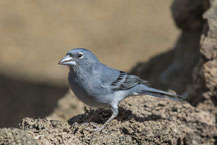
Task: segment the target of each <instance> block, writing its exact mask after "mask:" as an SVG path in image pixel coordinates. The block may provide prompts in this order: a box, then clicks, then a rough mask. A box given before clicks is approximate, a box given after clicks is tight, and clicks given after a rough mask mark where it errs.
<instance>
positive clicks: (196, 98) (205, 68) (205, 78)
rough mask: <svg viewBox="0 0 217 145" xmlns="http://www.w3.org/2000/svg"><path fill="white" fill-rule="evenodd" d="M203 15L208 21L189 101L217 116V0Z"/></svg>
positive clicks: (202, 38)
mask: <svg viewBox="0 0 217 145" xmlns="http://www.w3.org/2000/svg"><path fill="white" fill-rule="evenodd" d="M210 5H211V6H210V9H209V10H208V11H207V12H206V13H205V14H204V15H203V16H204V19H205V20H206V23H205V25H204V31H203V34H202V36H201V41H200V45H201V47H200V55H201V57H200V62H199V64H198V65H197V67H196V68H195V70H194V74H193V75H194V83H193V86H192V87H191V91H190V92H191V96H190V98H189V102H191V104H193V105H194V106H197V107H198V108H200V109H203V110H206V111H209V112H212V113H213V115H215V116H217V49H216V48H217V14H216V11H217V0H211V1H210Z"/></svg>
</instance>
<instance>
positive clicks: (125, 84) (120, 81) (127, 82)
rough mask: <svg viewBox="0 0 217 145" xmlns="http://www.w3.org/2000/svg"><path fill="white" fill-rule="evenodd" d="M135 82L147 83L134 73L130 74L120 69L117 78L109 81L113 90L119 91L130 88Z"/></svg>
mask: <svg viewBox="0 0 217 145" xmlns="http://www.w3.org/2000/svg"><path fill="white" fill-rule="evenodd" d="M137 84H146V85H147V81H144V80H142V79H140V78H139V77H137V76H135V75H130V74H128V73H126V72H123V71H120V74H119V76H118V78H117V79H116V80H115V81H113V82H112V83H111V86H112V89H113V90H115V91H120V90H127V89H130V88H132V87H134V86H136V85H137Z"/></svg>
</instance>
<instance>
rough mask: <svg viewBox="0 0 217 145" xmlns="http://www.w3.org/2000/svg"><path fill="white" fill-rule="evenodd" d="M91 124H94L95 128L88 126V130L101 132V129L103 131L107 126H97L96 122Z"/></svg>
mask: <svg viewBox="0 0 217 145" xmlns="http://www.w3.org/2000/svg"><path fill="white" fill-rule="evenodd" d="M91 125H93V126H94V127H95V128H93V129H92V128H86V130H88V131H92V132H95V133H96V132H99V131H101V130H103V129H104V128H105V126H102V127H98V126H96V125H95V124H93V123H91Z"/></svg>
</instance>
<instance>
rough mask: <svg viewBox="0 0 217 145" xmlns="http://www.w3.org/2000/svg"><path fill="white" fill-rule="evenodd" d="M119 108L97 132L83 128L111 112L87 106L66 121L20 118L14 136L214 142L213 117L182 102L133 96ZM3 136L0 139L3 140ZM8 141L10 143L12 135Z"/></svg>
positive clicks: (57, 140) (52, 140) (44, 140)
mask: <svg viewBox="0 0 217 145" xmlns="http://www.w3.org/2000/svg"><path fill="white" fill-rule="evenodd" d="M119 111H120V113H119V115H118V116H117V117H116V118H115V119H114V120H113V121H112V122H111V123H110V124H109V125H108V126H107V127H106V128H105V129H104V130H102V131H101V132H98V133H91V132H89V131H87V130H85V128H88V127H89V128H92V127H93V126H92V124H91V123H94V124H95V125H102V124H103V123H104V122H105V121H106V120H107V119H108V117H109V116H110V115H111V112H110V111H106V110H102V109H99V110H92V109H87V110H86V112H85V113H84V114H80V115H77V116H75V117H73V118H71V119H70V120H69V121H68V122H62V121H57V120H48V119H32V118H24V119H23V121H22V122H21V123H20V129H17V134H18V135H17V136H21V135H22V134H23V133H22V132H24V133H25V134H26V133H28V132H30V133H31V134H32V135H31V136H32V138H28V140H33V141H36V142H37V143H38V144H152V145H153V144H172V145H175V144H187V145H190V144H191V145H192V144H195V145H196V144H207V143H213V142H214V141H215V140H214V138H213V137H214V136H215V133H216V128H215V118H214V117H213V116H212V115H210V114H209V113H208V112H204V111H200V110H198V109H196V108H194V107H192V106H191V105H190V104H188V103H185V102H175V101H171V100H168V99H159V98H154V97H150V96H145V95H144V96H134V97H129V98H127V99H125V100H124V101H123V102H122V103H121V105H120V109H119ZM94 113H97V115H96V117H94V118H93V120H92V121H91V123H89V124H82V123H83V122H84V121H85V120H86V119H87V118H89V117H90V116H91V115H92V114H94ZM9 130H10V129H9ZM9 133H10V132H9ZM0 136H2V135H0ZM4 136H5V135H4ZM4 136H3V137H2V140H5V137H4ZM9 140H10V142H13V140H14V138H11V139H9Z"/></svg>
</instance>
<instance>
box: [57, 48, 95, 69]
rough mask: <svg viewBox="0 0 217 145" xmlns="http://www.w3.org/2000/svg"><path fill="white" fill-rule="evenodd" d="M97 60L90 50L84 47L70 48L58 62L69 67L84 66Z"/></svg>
mask: <svg viewBox="0 0 217 145" xmlns="http://www.w3.org/2000/svg"><path fill="white" fill-rule="evenodd" d="M98 62H99V60H98V59H97V57H96V56H95V55H94V54H93V53H92V52H91V51H89V50H87V49H84V48H76V49H72V50H70V51H69V52H68V53H67V54H66V56H65V57H64V58H63V59H62V60H61V61H60V62H59V64H60V65H68V66H70V67H79V66H83V67H86V66H89V65H91V64H94V63H98Z"/></svg>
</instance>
